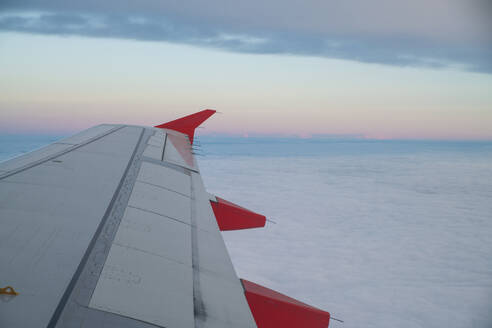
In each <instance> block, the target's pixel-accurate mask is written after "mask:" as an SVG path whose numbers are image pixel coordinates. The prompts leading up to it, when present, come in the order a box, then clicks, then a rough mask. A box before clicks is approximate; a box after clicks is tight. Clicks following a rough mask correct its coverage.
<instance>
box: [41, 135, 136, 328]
mask: <svg viewBox="0 0 492 328" xmlns="http://www.w3.org/2000/svg"><path fill="white" fill-rule="evenodd" d="M121 128H123V127H120V128H119V129H121ZM115 131H116V130H115ZM113 132H114V131H113ZM144 132H145V129H141V132H140V135H139V138H138V141H137V143H136V145H135V148H134V150H133V153H132V155H131V157H130V160H129V161H128V165H127V167H126V169H125V171H124V173H123V175H122V177H121V179H120V182H119V184H118V187H117V188H116V190H115V192H114V194H113V197H112V199H111V201H110V203H109V205H108V207H107V209H106V212H105V213H104V215H103V217H102V219H101V222H100V223H99V225H98V227H97V230H96V232H95V233H94V236H93V237H92V239H91V241H90V243H89V246H88V247H87V250H86V251H85V253H84V256H83V257H82V260H81V261H80V264H79V265H78V267H77V270H76V271H75V273H74V275H73V277H72V279H71V280H70V283H69V284H68V286H67V288H66V290H65V292H64V294H63V296H62V298H61V299H60V302H59V303H58V306H57V307H56V310H55V312H54V313H53V316H52V317H51V320H50V322H49V323H48V326H47V328H54V327H56V326H57V324H58V322H59V319H60V317H61V315H62V312H63V311H64V309H65V306H66V304H67V303H68V301H69V299H70V296H71V294H72V292H73V290H74V289H75V287H76V284H77V282H78V281H79V278H80V276H81V275H82V273H83V271H84V269H85V267H86V264H87V263H88V261H89V258H90V256H91V254H92V251H93V249H94V247H95V246H96V243H97V241H98V239H99V237H100V235H101V233H102V231H103V228H104V227H105V225H106V223H107V221H108V218H109V217H110V214H111V213H112V212H113V207H114V205H115V203H117V201H118V196H119V195H120V191H121V189H122V188H123V187H124V186H125V182H126V181H127V178H128V172H129V171H130V168H131V167H132V166H134V165H135V163H136V162H137V161H136V160H135V159H136V156H137V151H138V150H139V146H140V144H141V141H142V138H143V135H144ZM108 134H109V133H108Z"/></svg>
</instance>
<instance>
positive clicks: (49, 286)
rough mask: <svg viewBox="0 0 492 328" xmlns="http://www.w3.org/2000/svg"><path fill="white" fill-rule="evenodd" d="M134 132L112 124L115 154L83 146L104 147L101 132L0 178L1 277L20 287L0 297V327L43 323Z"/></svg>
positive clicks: (117, 176) (107, 197)
mask: <svg viewBox="0 0 492 328" xmlns="http://www.w3.org/2000/svg"><path fill="white" fill-rule="evenodd" d="M141 132H142V129H139V128H130V127H129V128H123V129H119V130H116V131H114V132H113V133H114V134H115V135H116V139H117V140H119V142H120V146H121V147H123V148H126V151H124V152H120V153H119V154H112V155H111V156H108V155H104V154H100V153H97V152H92V151H86V150H87V149H84V147H89V146H90V145H92V146H95V147H96V148H98V147H99V148H100V147H103V145H104V144H105V143H106V140H105V138H100V139H97V140H95V141H93V144H91V143H89V144H87V145H85V146H83V147H81V148H77V149H74V150H72V151H70V152H68V153H65V154H63V155H60V156H58V157H56V161H46V162H43V163H41V164H38V165H36V166H33V167H31V168H29V169H27V170H24V171H21V172H19V173H16V174H14V175H11V176H8V177H6V178H3V179H1V180H0V218H1V221H0V222H1V225H2V229H0V230H1V231H2V237H4V238H2V241H1V242H2V247H0V263H2V265H1V266H0V276H1V277H2V280H3V281H9V284H10V285H12V286H14V287H16V288H17V289H18V291H19V292H20V295H19V296H18V297H15V298H13V299H11V300H10V301H9V302H8V303H2V306H1V307H0V326H2V327H40V326H41V327H43V326H47V325H48V323H49V321H50V319H51V317H52V315H53V311H54V309H55V308H56V307H57V305H58V303H59V301H60V298H61V297H62V295H63V294H64V292H65V290H66V288H67V286H68V284H69V282H70V280H71V278H72V277H73V275H74V273H75V271H76V270H77V267H78V265H79V264H80V262H81V260H82V258H83V256H84V253H85V251H86V249H87V247H88V245H89V243H90V241H91V238H92V236H93V235H94V233H95V231H96V229H97V228H98V225H99V223H100V221H101V218H102V217H103V215H104V213H105V211H106V209H107V207H108V204H110V203H111V200H112V197H113V194H114V192H115V190H116V189H117V187H118V185H119V183H120V180H121V177H122V176H123V175H124V172H125V169H126V167H127V165H128V162H129V160H130V158H131V156H132V152H133V149H134V148H135V146H136V144H137V141H138V140H139V137H140V134H141ZM108 136H109V135H108ZM96 143H97V145H96ZM111 144H112V145H113V146H114V145H115V144H114V143H111ZM48 156H51V154H50V155H48ZM28 157H29V156H28ZM31 159H32V157H31ZM35 160H37V158H35ZM88 163H93V165H88ZM6 227H8V229H6ZM5 231H7V232H6V234H5V235H3V234H4V233H5ZM26 309H29V311H30V314H29V315H26V314H25V311H26Z"/></svg>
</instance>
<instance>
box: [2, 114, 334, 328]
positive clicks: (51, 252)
mask: <svg viewBox="0 0 492 328" xmlns="http://www.w3.org/2000/svg"><path fill="white" fill-rule="evenodd" d="M214 113H215V111H213V110H204V111H201V112H198V113H196V114H192V115H189V116H186V117H184V118H181V119H178V120H174V121H171V122H168V123H164V124H161V125H158V126H156V127H141V126H132V125H113V124H103V125H98V126H95V127H92V128H90V129H88V130H85V131H83V132H81V133H79V134H77V135H74V136H72V137H69V138H66V139H63V140H60V141H58V142H55V143H53V144H51V145H48V146H46V147H44V148H41V149H39V150H36V151H34V152H31V153H29V154H26V155H23V156H20V157H17V158H14V159H11V160H9V161H6V162H3V163H0V287H4V288H1V289H0V327H2V328H4V327H5V328H21V327H22V328H31V327H36V328H37V327H48V328H54V327H91V328H98V327H101V328H106V327H108V328H109V327H122V328H123V327H124V328H133V327H135V328H137V327H138V328H147V327H148V328H150V327H166V328H174V327H184V328H192V327H204V328H206V327H217V328H221V327H224V328H225V327H245V328H246V327H260V328H263V327H313V328H314V327H327V326H328V323H329V321H330V314H329V313H328V312H325V311H322V310H319V309H316V308H313V307H311V306H309V305H307V304H304V303H301V302H299V301H296V300H294V299H292V298H289V297H287V296H285V295H282V294H279V293H277V292H275V291H272V290H270V289H267V288H265V287H262V286H260V285H257V284H255V283H252V282H249V281H247V280H240V279H239V278H238V277H237V275H236V273H235V271H234V268H233V266H232V263H231V260H230V257H229V255H228V253H227V250H226V247H225V244H224V241H223V238H222V235H221V232H220V231H225V230H235V229H246V228H256V227H263V226H264V225H265V216H263V215H260V214H257V213H255V212H252V211H249V210H247V209H245V208H242V207H240V206H238V205H236V204H233V203H231V202H228V201H226V200H224V199H223V198H220V197H216V196H214V195H211V194H209V193H207V191H206V189H205V187H204V185H203V182H202V179H201V177H200V171H199V169H198V165H197V162H196V159H195V157H194V155H193V151H192V144H193V136H194V130H195V128H196V127H197V126H198V125H200V124H201V123H202V122H203V121H205V120H206V119H207V118H208V117H210V116H211V115H212V114H214ZM7 287H8V288H7Z"/></svg>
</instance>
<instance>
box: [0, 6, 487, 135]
mask: <svg viewBox="0 0 492 328" xmlns="http://www.w3.org/2000/svg"><path fill="white" fill-rule="evenodd" d="M491 22H492V5H491V3H490V1H487V0H471V1H470V0H466V1H465V0H446V1H445V0H435V1H432V2H428V1H423V0H417V1H412V2H407V1H401V2H398V1H388V0H377V1H372V2H370V3H369V2H367V1H362V0H349V1H344V2H335V1H314V0H313V1H302V2H301V1H293V0H289V1H277V0H272V1H268V2H264V1H259V0H252V1H248V2H236V1H219V0H211V1H207V2H201V1H188V2H186V3H185V4H183V3H180V2H175V1H155V0H145V1H131V0H127V1H123V2H122V1H114V0H108V1H103V2H101V1H90V0H89V1H83V2H80V1H79V2H71V1H58V0H53V1H39V0H17V1H10V0H6V1H5V0H4V1H2V2H1V3H0V131H1V133H2V134H18V133H24V134H25V133H31V134H58V135H59V134H70V133H73V132H75V131H79V130H82V129H85V128H88V127H90V126H92V125H95V124H100V123H128V124H142V125H156V124H159V123H163V122H165V121H169V120H172V119H174V118H177V117H179V116H183V115H186V114H189V113H192V112H195V111H198V110H201V109H205V108H213V109H217V110H218V111H220V112H222V113H223V114H222V115H221V116H220V117H218V118H217V117H216V118H214V119H211V120H210V121H209V122H207V123H206V125H205V129H203V130H201V131H200V133H204V134H236V135H242V136H253V135H280V136H299V137H302V138H308V137H311V136H317V135H329V136H344V137H345V136H350V137H356V138H375V139H465V140H469V139H479V140H492V92H491V91H492V33H491V31H492V23H491Z"/></svg>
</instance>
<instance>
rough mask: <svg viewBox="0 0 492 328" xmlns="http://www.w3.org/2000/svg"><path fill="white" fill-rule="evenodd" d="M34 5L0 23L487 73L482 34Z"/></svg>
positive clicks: (488, 52)
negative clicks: (449, 36) (443, 35)
mask: <svg viewBox="0 0 492 328" xmlns="http://www.w3.org/2000/svg"><path fill="white" fill-rule="evenodd" d="M20 3H21V4H22V3H23V2H22V1H21V2H20ZM33 8H34V9H32V10H31V11H28V10H27V7H26V8H21V9H22V10H21V11H19V10H17V11H15V12H14V11H12V9H10V10H9V11H4V13H3V14H0V30H3V31H16V32H26V33H37V34H52V35H80V36H89V37H104V38H123V39H134V40H145V41H168V42H175V43H182V44H190V45H196V46H202V47H212V48H219V49H223V50H226V51H233V52H242V53H254V54H290V55H308V56H320V57H329V58H339V59H348V60H355V61H360V62H368V63H379V64H387V65H399V66H409V65H411V66H425V67H435V68H439V67H449V66H457V67H459V68H463V69H465V70H470V71H476V72H484V73H492V44H489V43H488V42H487V40H488V39H487V37H485V38H484V39H483V40H484V42H481V43H480V42H478V43H477V42H475V40H474V42H471V43H467V42H464V41H463V40H444V39H443V40H442V41H441V42H439V41H436V40H435V39H432V38H426V37H425V36H422V35H418V34H413V35H412V34H405V33H400V34H398V33H361V32H358V33H355V32H353V31H350V32H349V31H343V29H340V27H332V29H333V31H330V27H329V26H328V27H326V29H322V30H319V31H316V30H313V29H308V30H306V29H303V28H301V27H299V26H296V25H295V24H294V27H295V28H291V29H289V28H286V27H285V26H284V27H282V26H279V25H278V24H272V26H266V24H263V23H261V22H260V24H258V26H250V25H248V24H246V25H245V24H241V23H238V24H237V25H234V24H231V23H230V22H226V21H224V20H222V21H217V22H211V21H210V20H208V19H203V18H201V17H200V16H196V15H183V14H172V15H168V14H166V13H163V12H159V11H156V13H149V12H145V13H139V12H136V13H132V14H129V13H128V12H127V11H122V10H115V12H114V13H108V12H107V11H108V10H109V9H108V8H104V10H100V12H93V11H91V12H87V11H84V10H82V9H80V8H71V9H72V10H66V11H64V12H56V11H52V8H51V7H48V9H50V10H49V11H42V10H41V6H34V7H33ZM90 9H91V10H94V8H90ZM457 41H459V42H457ZM465 41H466V40H465Z"/></svg>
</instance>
